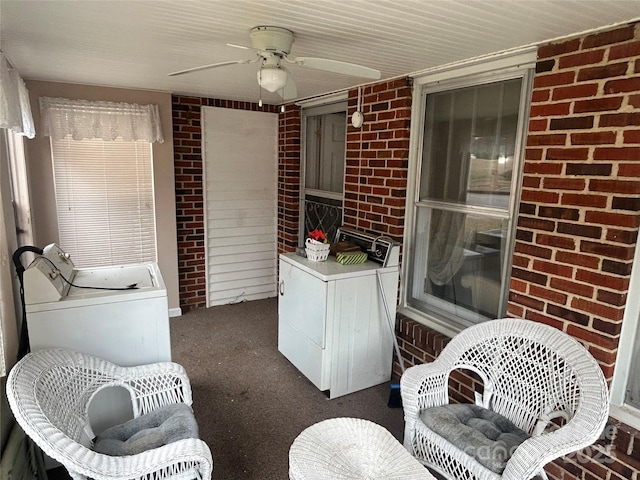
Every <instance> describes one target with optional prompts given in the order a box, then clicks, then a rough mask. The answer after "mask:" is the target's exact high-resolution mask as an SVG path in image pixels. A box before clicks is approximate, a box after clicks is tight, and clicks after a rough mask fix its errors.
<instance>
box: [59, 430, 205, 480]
mask: <svg viewBox="0 0 640 480" xmlns="http://www.w3.org/2000/svg"><path fill="white" fill-rule="evenodd" d="M177 464H192V468H193V469H195V470H197V471H198V473H199V474H200V477H201V478H202V479H204V480H206V479H209V478H211V473H212V470H213V458H212V456H211V451H210V450H209V447H208V446H207V444H206V443H205V442H204V441H202V440H200V439H197V438H188V439H184V440H178V441H176V442H172V443H169V444H167V445H164V446H162V447H158V448H154V449H152V450H147V451H145V452H142V453H139V454H137V455H128V456H123V457H115V456H109V455H104V454H101V453H97V452H94V451H93V450H90V449H85V452H83V454H82V455H78V454H76V455H74V456H73V458H72V459H69V460H67V463H66V464H65V466H66V467H67V468H68V469H69V470H70V471H71V473H72V475H74V476H79V475H84V476H86V477H88V478H92V479H94V480H124V479H128V480H129V479H138V478H140V479H141V478H146V479H153V478H157V479H161V478H167V477H168V476H169V475H168V474H167V471H170V472H174V471H175V468H176V465H177ZM163 470H165V471H164V472H163Z"/></svg>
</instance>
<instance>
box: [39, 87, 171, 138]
mask: <svg viewBox="0 0 640 480" xmlns="http://www.w3.org/2000/svg"><path fill="white" fill-rule="evenodd" d="M40 113H41V115H42V129H43V132H44V135H46V136H48V137H53V138H56V139H61V138H64V137H66V136H67V135H71V138H73V139H74V140H82V139H84V138H100V139H102V140H115V139H116V138H118V137H122V139H123V140H125V141H135V140H146V141H147V142H149V143H153V142H159V143H162V142H164V138H163V136H162V126H161V125H160V114H159V111H158V106H157V105H137V104H135V103H117V102H93V101H88V100H67V99H66V98H50V97H40Z"/></svg>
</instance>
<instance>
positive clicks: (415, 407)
mask: <svg viewBox="0 0 640 480" xmlns="http://www.w3.org/2000/svg"><path fill="white" fill-rule="evenodd" d="M450 371H451V369H450V368H449V366H447V365H444V363H443V362H440V361H438V360H437V359H436V360H435V361H434V362H431V363H423V364H421V365H415V366H413V367H409V368H408V369H407V370H405V372H404V373H403V374H402V377H401V378H400V392H401V394H402V405H403V407H404V408H405V410H407V409H408V411H409V412H410V413H411V414H413V415H416V416H417V415H418V414H419V413H420V410H422V409H424V408H428V407H434V406H437V405H444V404H446V403H448V402H449V395H448V387H447V380H448V377H449V373H450Z"/></svg>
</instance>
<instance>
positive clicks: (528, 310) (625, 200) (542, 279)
mask: <svg viewBox="0 0 640 480" xmlns="http://www.w3.org/2000/svg"><path fill="white" fill-rule="evenodd" d="M639 194H640V27H639V26H638V25H635V26H634V25H630V26H625V27H623V28H618V29H615V30H610V31H607V32H603V33H598V34H593V35H587V36H584V37H582V38H576V39H571V40H567V41H564V42H561V43H555V44H551V45H546V46H543V47H541V48H540V49H539V50H538V63H537V65H536V76H535V80H534V90H533V94H532V105H531V111H530V123H529V134H528V138H527V148H526V154H525V164H524V179H523V190H522V198H521V205H520V214H519V217H518V230H517V243H516V246H515V253H514V257H513V270H512V280H511V292H510V296H509V305H508V312H509V314H510V315H514V316H520V317H525V318H529V319H531V320H536V321H539V322H543V323H547V324H550V325H553V326H555V327H557V328H559V329H561V330H564V331H566V332H567V333H569V334H570V335H572V336H574V337H576V338H578V339H579V340H580V341H581V342H582V343H583V344H584V345H585V346H587V348H588V349H589V350H590V352H591V353H592V354H593V356H594V357H595V358H596V359H597V360H598V361H599V363H600V365H601V367H602V369H603V371H604V373H605V376H606V377H607V378H609V379H610V378H611V377H612V375H613V370H614V367H615V360H616V355H617V353H618V351H617V348H618V341H619V339H620V330H621V327H622V318H623V314H624V307H625V304H626V301H627V294H628V287H629V280H630V273H631V267H632V264H633V255H634V251H635V247H636V242H637V237H638V226H639V224H640V223H639V219H640V217H639V215H638V213H639V212H640V199H639V197H638V195H639ZM604 437H605V438H603V442H602V443H603V445H602V448H603V450H604V451H606V450H607V449H612V450H613V455H603V457H602V458H600V459H599V460H598V461H591V460H587V458H586V457H584V458H578V459H573V460H572V461H567V462H562V461H561V462H556V463H555V464H554V465H552V466H550V467H549V469H548V470H549V472H550V473H551V474H552V475H553V477H554V478H581V479H582V478H585V479H586V478H593V477H594V476H595V477H597V478H609V477H608V476H607V475H611V477H610V478H612V479H618V478H620V479H622V478H633V479H638V478H640V476H639V475H640V473H639V472H640V458H639V456H638V453H639V450H640V444H639V442H640V434H639V433H638V432H637V431H635V430H633V429H631V428H629V427H627V426H625V425H620V424H619V422H615V421H612V425H611V426H610V427H609V428H608V429H607V430H605V435H604ZM634 442H635V444H638V445H637V446H635V447H634ZM634 454H635V458H633V456H634ZM580 460H582V461H580Z"/></svg>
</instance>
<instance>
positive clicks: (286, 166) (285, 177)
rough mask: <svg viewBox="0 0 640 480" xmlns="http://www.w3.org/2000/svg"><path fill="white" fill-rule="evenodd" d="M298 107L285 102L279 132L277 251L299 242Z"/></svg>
mask: <svg viewBox="0 0 640 480" xmlns="http://www.w3.org/2000/svg"><path fill="white" fill-rule="evenodd" d="M300 127H301V123H300V108H299V107H297V106H295V105H287V107H286V109H285V112H284V113H283V114H280V124H279V132H278V151H279V152H280V153H279V161H278V253H282V252H293V251H295V249H296V247H297V246H298V243H299V242H298V225H299V220H300V135H301V133H300Z"/></svg>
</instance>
